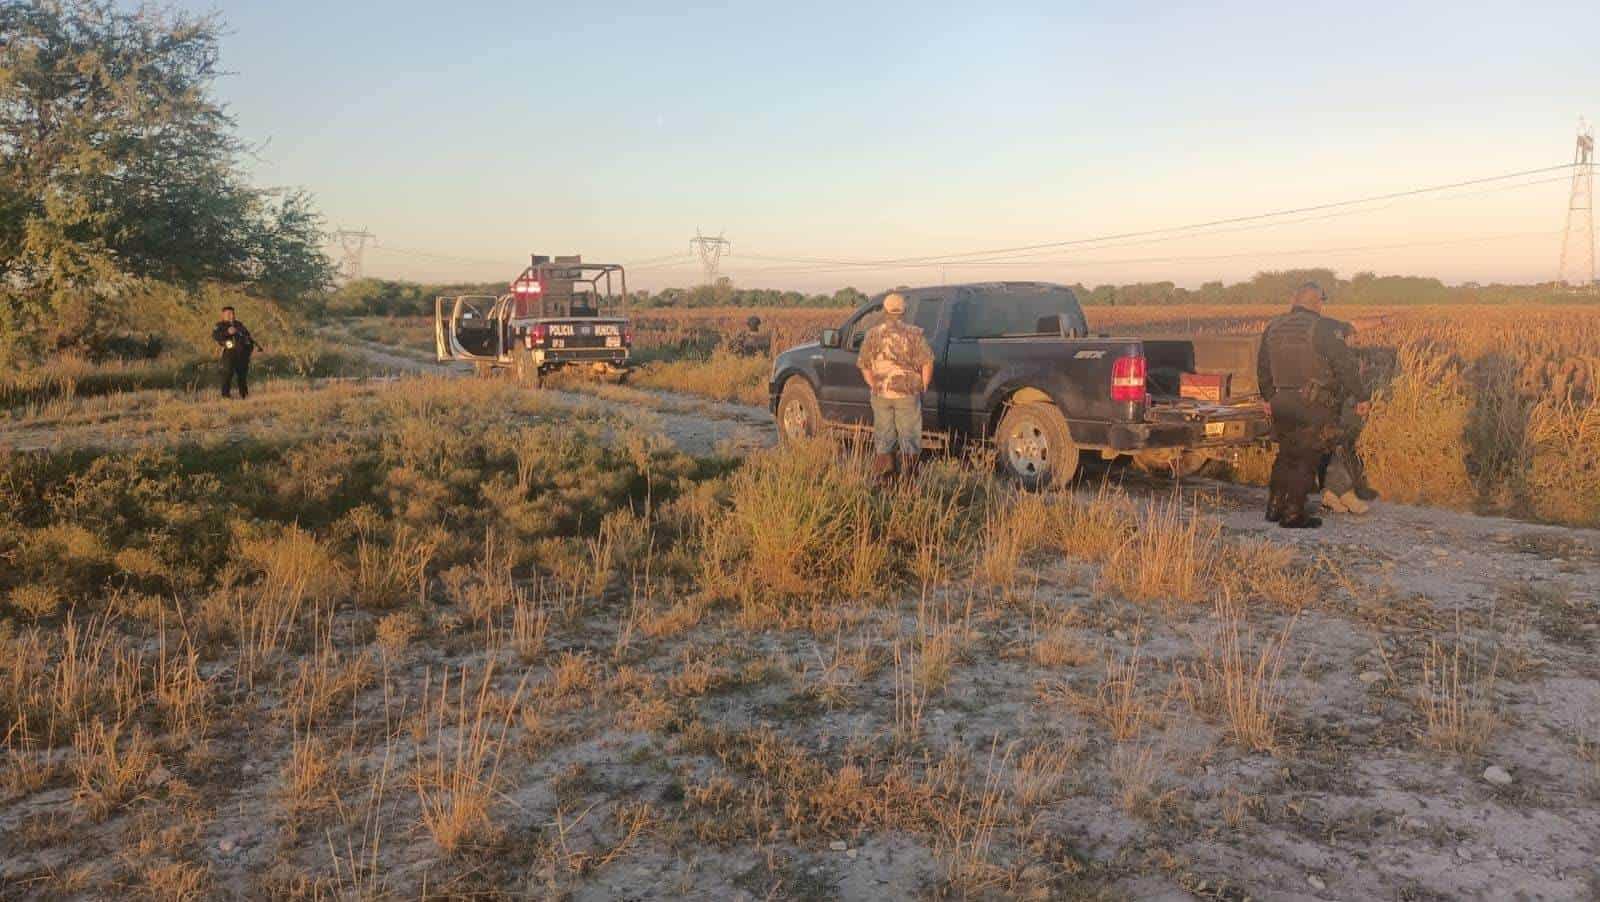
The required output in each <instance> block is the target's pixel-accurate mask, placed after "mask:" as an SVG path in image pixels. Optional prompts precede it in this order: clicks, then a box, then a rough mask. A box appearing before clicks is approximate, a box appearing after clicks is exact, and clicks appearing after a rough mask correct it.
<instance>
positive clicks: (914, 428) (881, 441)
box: [872, 395, 922, 454]
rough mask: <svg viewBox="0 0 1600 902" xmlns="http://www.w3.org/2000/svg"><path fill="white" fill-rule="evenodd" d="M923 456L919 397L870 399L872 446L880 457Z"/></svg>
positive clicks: (875, 397)
mask: <svg viewBox="0 0 1600 902" xmlns="http://www.w3.org/2000/svg"><path fill="white" fill-rule="evenodd" d="M897 445H898V446H899V448H900V453H901V454H919V453H921V452H922V396H921V395H912V396H911V397H909V398H880V397H878V396H877V395H873V396H872V446H873V450H875V451H877V452H878V453H879V454H893V453H894V452H895V447H896V446H897Z"/></svg>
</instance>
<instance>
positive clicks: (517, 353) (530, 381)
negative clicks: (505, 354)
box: [511, 348, 543, 388]
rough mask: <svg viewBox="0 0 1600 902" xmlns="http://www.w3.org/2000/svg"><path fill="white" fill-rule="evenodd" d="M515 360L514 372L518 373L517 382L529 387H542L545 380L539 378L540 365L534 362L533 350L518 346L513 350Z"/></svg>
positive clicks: (513, 359) (512, 355)
mask: <svg viewBox="0 0 1600 902" xmlns="http://www.w3.org/2000/svg"><path fill="white" fill-rule="evenodd" d="M511 360H512V362H513V366H512V372H513V373H515V374H516V378H517V384H518V385H521V386H524V387H527V388H541V387H542V383H543V380H542V379H540V378H539V367H538V366H536V365H535V364H534V362H533V352H532V351H530V350H528V349H527V348H517V349H516V350H514V351H512V352H511Z"/></svg>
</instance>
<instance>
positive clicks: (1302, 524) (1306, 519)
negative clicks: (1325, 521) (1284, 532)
mask: <svg viewBox="0 0 1600 902" xmlns="http://www.w3.org/2000/svg"><path fill="white" fill-rule="evenodd" d="M1278 526H1279V527H1280V528H1282V529H1321V528H1322V518H1321V517H1312V516H1309V515H1307V514H1301V515H1300V516H1298V517H1295V518H1294V519H1289V518H1284V519H1282V520H1279V521H1278Z"/></svg>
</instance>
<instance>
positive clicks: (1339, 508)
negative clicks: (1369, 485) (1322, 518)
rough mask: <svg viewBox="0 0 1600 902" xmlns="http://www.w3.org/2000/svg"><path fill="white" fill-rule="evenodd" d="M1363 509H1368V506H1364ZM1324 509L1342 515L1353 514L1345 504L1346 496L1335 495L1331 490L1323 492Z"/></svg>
mask: <svg viewBox="0 0 1600 902" xmlns="http://www.w3.org/2000/svg"><path fill="white" fill-rule="evenodd" d="M1352 497H1353V496H1352ZM1357 503H1359V502H1357ZM1362 507H1366V505H1362ZM1322 509H1323V510H1326V511H1333V512H1335V513H1340V514H1348V513H1350V512H1351V511H1350V508H1349V507H1348V506H1346V505H1345V503H1344V496H1342V495H1335V494H1334V493H1333V491H1332V490H1331V489H1323V490H1322Z"/></svg>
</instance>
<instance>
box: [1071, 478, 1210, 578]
mask: <svg viewBox="0 0 1600 902" xmlns="http://www.w3.org/2000/svg"><path fill="white" fill-rule="evenodd" d="M1137 524H1138V526H1137V529H1136V531H1135V532H1134V534H1133V536H1132V537H1131V538H1130V539H1128V541H1126V542H1124V543H1123V545H1122V547H1120V548H1118V549H1117V550H1116V551H1115V552H1114V553H1113V554H1112V555H1111V557H1110V559H1109V560H1108V561H1107V562H1106V566H1105V567H1104V568H1102V569H1101V571H1100V579H1101V582H1102V583H1104V584H1105V585H1107V586H1109V587H1110V588H1111V589H1112V590H1114V591H1116V592H1118V593H1119V594H1121V595H1122V596H1123V597H1125V598H1127V599H1129V600H1130V601H1157V600H1170V601H1180V602H1193V601H1198V600H1199V599H1200V597H1201V595H1202V594H1203V593H1204V591H1205V590H1206V589H1207V588H1209V587H1210V586H1211V585H1212V580H1213V578H1214V576H1215V572H1216V567H1217V563H1218V561H1219V559H1220V556H1221V549H1222V526H1221V524H1219V523H1217V522H1216V521H1215V520H1212V519H1211V518H1209V517H1202V516H1200V515H1199V514H1198V512H1195V513H1192V514H1191V515H1190V516H1189V517H1187V518H1185V517H1184V516H1183V501H1182V499H1181V498H1179V497H1177V496H1174V497H1173V498H1171V499H1170V500H1168V501H1157V502H1154V503H1152V504H1151V505H1150V506H1149V507H1148V508H1145V509H1144V510H1141V511H1140V512H1139V516H1138V519H1137Z"/></svg>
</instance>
